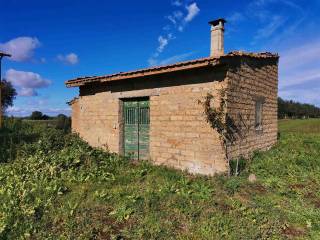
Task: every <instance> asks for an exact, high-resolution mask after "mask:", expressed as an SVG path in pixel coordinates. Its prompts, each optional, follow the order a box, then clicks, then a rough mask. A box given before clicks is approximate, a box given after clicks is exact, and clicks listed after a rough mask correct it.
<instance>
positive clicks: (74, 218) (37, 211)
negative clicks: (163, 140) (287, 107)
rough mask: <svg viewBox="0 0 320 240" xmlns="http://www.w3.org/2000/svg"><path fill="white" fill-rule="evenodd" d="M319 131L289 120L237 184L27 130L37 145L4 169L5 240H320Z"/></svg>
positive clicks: (0, 211) (1, 227) (22, 148)
mask: <svg viewBox="0 0 320 240" xmlns="http://www.w3.org/2000/svg"><path fill="white" fill-rule="evenodd" d="M12 126H14V124H12ZM12 126H11V127H12ZM319 126H320V120H319V119H309V120H282V121H280V122H279V128H280V140H279V143H278V144H277V146H275V147H274V148H272V149H271V150H270V151H268V152H265V153H257V154H255V156H254V157H253V158H252V159H251V161H250V163H249V164H248V166H247V168H246V169H245V171H243V172H242V173H241V174H240V176H239V177H230V178H228V177H225V176H215V177H203V176H192V175H189V174H187V173H184V172H180V171H175V170H172V169H167V168H164V167H156V166H152V165H150V164H149V163H147V162H141V163H139V164H137V163H132V162H130V161H128V160H127V159H124V158H120V157H118V156H116V155H113V154H108V153H104V152H102V151H100V150H96V149H92V148H90V147H89V146H87V145H86V144H85V143H83V142H82V141H81V140H79V139H78V138H77V137H74V136H70V135H64V134H63V133H62V132H59V131H57V130H54V129H46V128H45V127H44V126H38V127H36V126H34V125H32V126H28V127H25V126H24V127H22V126H20V128H19V129H20V130H19V131H20V132H21V133H23V132H26V131H27V132H28V133H29V134H33V135H32V136H33V138H32V139H27V138H21V139H20V141H21V142H17V143H16V145H17V146H18V147H16V153H15V155H14V156H15V159H14V160H13V161H9V162H6V163H0V239H320V191H319V184H320V127H319ZM5 132H8V129H7V130H6V131H2V134H5ZM250 173H254V174H256V176H257V181H256V182H255V183H249V182H248V180H247V178H248V175H249V174H250Z"/></svg>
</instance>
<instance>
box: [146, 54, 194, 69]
mask: <svg viewBox="0 0 320 240" xmlns="http://www.w3.org/2000/svg"><path fill="white" fill-rule="evenodd" d="M192 54H193V52H190V53H184V54H178V55H174V56H172V57H169V58H166V59H163V60H158V59H156V58H150V59H149V60H148V63H149V65H150V66H156V65H159V66H161V65H168V64H173V63H177V62H181V61H184V60H186V59H187V58H188V57H190V56H191V55H192Z"/></svg>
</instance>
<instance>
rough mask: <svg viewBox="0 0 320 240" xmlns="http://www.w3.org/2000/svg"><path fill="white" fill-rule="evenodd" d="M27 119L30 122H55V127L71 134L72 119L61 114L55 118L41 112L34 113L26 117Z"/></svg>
mask: <svg viewBox="0 0 320 240" xmlns="http://www.w3.org/2000/svg"><path fill="white" fill-rule="evenodd" d="M25 119H29V120H38V121H39V120H53V121H54V122H55V124H54V127H55V128H57V129H61V130H64V131H65V132H69V131H70V130H71V118H70V117H68V116H66V115H64V114H59V115H57V116H55V117H50V116H48V115H46V114H43V113H42V112H40V111H34V112H32V113H31V115H30V116H29V117H26V118H25Z"/></svg>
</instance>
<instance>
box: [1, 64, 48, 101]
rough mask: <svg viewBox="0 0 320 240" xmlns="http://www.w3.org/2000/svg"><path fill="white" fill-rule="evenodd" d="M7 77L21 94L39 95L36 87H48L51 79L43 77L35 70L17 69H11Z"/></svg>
mask: <svg viewBox="0 0 320 240" xmlns="http://www.w3.org/2000/svg"><path fill="white" fill-rule="evenodd" d="M5 78H6V79H7V80H8V81H9V82H11V83H12V85H13V86H14V87H15V88H17V90H18V94H19V96H28V97H29V96H37V91H36V89H39V88H45V87H48V86H49V85H50V84H51V81H50V80H47V79H44V78H42V77H41V76H40V75H39V74H37V73H34V72H24V71H17V70H14V69H9V70H8V71H7V72H6V75H5Z"/></svg>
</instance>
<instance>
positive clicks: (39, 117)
mask: <svg viewBox="0 0 320 240" xmlns="http://www.w3.org/2000/svg"><path fill="white" fill-rule="evenodd" d="M30 119H31V120H42V119H43V114H42V112H39V111H34V112H32V113H31V116H30Z"/></svg>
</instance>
